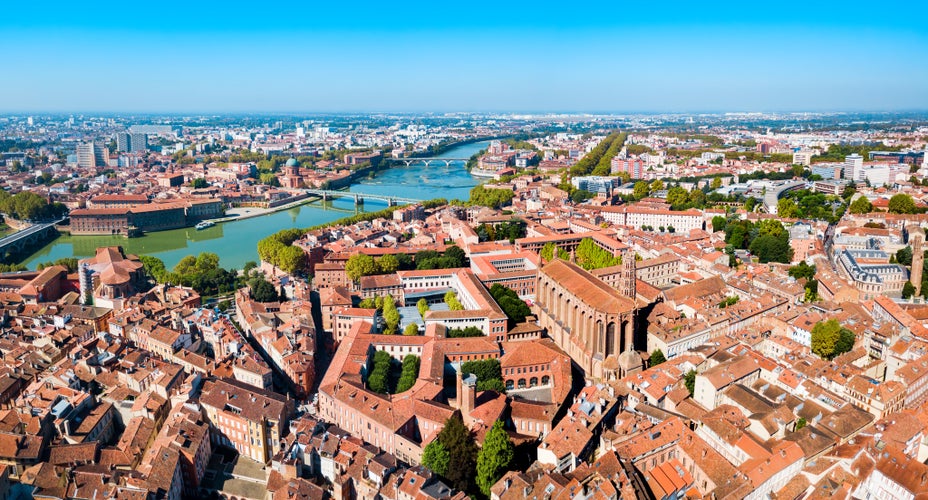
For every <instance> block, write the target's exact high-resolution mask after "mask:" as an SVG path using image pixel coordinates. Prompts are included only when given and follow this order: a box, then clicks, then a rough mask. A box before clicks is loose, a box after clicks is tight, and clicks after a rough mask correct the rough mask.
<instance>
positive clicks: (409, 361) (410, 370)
mask: <svg viewBox="0 0 928 500" xmlns="http://www.w3.org/2000/svg"><path fill="white" fill-rule="evenodd" d="M418 375H419V356H416V355H415V354H407V355H406V357H405V358H403V368H402V372H401V373H400V378H399V381H398V382H397V383H396V394H400V393H402V392H406V391H408V390H409V389H412V386H414V385H416V378H417V377H418Z"/></svg>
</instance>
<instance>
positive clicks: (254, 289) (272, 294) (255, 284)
mask: <svg viewBox="0 0 928 500" xmlns="http://www.w3.org/2000/svg"><path fill="white" fill-rule="evenodd" d="M248 287H249V288H250V289H251V298H252V299H254V300H256V301H257V302H275V301H276V300H277V298H278V294H277V290H276V289H275V288H274V285H272V284H271V283H270V282H268V281H267V280H266V279H264V276H262V275H258V276H257V277H255V278H252V279H251V281H250V282H249V283H248Z"/></svg>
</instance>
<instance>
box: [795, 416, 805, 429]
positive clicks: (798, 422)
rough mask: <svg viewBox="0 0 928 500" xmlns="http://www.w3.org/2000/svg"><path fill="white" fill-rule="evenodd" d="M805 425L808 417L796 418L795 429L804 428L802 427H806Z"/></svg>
mask: <svg viewBox="0 0 928 500" xmlns="http://www.w3.org/2000/svg"><path fill="white" fill-rule="evenodd" d="M805 426H806V419H804V418H802V417H799V419H798V420H796V429H795V430H797V431H798V430H799V429H802V428H803V427H805Z"/></svg>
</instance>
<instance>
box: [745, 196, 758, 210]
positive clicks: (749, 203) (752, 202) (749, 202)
mask: <svg viewBox="0 0 928 500" xmlns="http://www.w3.org/2000/svg"><path fill="white" fill-rule="evenodd" d="M755 206H757V200H756V199H754V198H748V199H746V200H744V209H745V210H746V211H748V212H753V211H754V207H755Z"/></svg>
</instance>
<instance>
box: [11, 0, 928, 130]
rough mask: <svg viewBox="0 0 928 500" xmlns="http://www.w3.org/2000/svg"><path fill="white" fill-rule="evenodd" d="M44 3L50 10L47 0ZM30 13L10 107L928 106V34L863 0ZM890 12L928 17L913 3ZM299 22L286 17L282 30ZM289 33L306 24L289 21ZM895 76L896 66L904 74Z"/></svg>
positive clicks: (118, 8)
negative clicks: (873, 13) (862, 4)
mask: <svg viewBox="0 0 928 500" xmlns="http://www.w3.org/2000/svg"><path fill="white" fill-rule="evenodd" d="M43 5H44V4H43ZM162 5H163V7H162V8H161V9H160V10H158V11H151V10H150V9H149V10H143V8H141V7H132V6H125V5H122V4H116V3H115V2H108V3H104V4H103V5H102V8H101V9H99V10H93V11H87V10H86V9H81V8H79V7H77V6H75V5H70V4H67V3H62V4H60V5H58V4H54V3H53V4H52V5H46V6H44V7H43V10H42V11H41V12H39V11H37V10H36V6H33V5H28V4H21V3H17V4H15V5H11V6H9V7H8V10H9V15H7V16H5V17H4V19H3V20H0V50H3V52H4V53H5V54H7V56H6V58H5V59H6V66H7V71H6V73H7V74H8V75H12V77H11V78H7V79H5V80H4V81H3V82H2V83H0V110H3V111H5V112H92V111H96V112H117V113H118V112H154V113H158V112H161V113H164V112H218V113H235V112H297V111H299V112H362V111H363V112H397V111H407V112H426V111H432V112H453V111H460V112H499V111H518V112H625V113H634V112H654V113H661V112H667V111H678V112H710V111H743V112H752V111H760V112H773V111H781V112H788V111H884V110H885V111H901V110H924V109H928V92H925V84H924V82H925V81H926V80H928V69H926V68H925V67H924V66H923V65H919V64H918V62H919V61H924V60H926V58H928V31H926V29H925V28H923V27H922V26H920V25H914V26H910V25H905V24H903V23H900V22H898V19H899V18H898V16H896V17H889V16H883V17H879V18H876V19H870V18H866V17H863V16H861V15H860V14H859V10H858V9H855V8H854V6H853V5H848V4H841V5H840V6H839V5H838V4H837V3H834V2H825V3H824V4H820V5H805V4H800V3H798V2H790V3H786V4H781V5H778V10H776V11H771V10H770V9H766V8H764V7H763V6H742V5H736V4H734V3H730V2H726V3H722V4H716V5H713V6H710V7H705V6H693V5H687V4H673V3H671V4H668V5H665V6H664V7H662V9H661V11H660V12H653V11H652V10H649V9H647V8H646V7H645V6H641V5H630V6H614V5H610V6H603V5H589V6H587V7H586V8H585V9H582V10H581V9H576V10H569V11H568V10H564V9H562V8H559V7H558V6H555V5H550V4H531V5H505V6H500V5H494V4H490V3H488V2H483V3H477V4H473V5H471V6H469V7H468V9H460V10H455V9H452V8H447V7H438V8H436V7H435V6H434V5H426V4H416V3H413V4H407V5H406V6H404V8H403V9H395V8H394V9H391V8H389V7H387V6H382V5H378V4H364V3H361V4H357V5H355V6H354V7H353V8H352V9H351V10H350V12H346V11H344V10H343V9H340V8H338V7H337V6H335V5H313V6H307V5H297V4H289V5H288V4H284V5H280V6H276V8H275V9H274V10H268V9H264V10H258V9H254V8H253V7H251V6H248V5H244V6H243V5H242V4H236V3H226V4H222V5H221V6H219V5H189V6H188V5H184V4H180V3H179V2H173V3H171V2H169V3H167V4H162ZM883 7H884V10H886V11H889V12H896V13H899V14H900V15H904V16H905V17H906V18H910V19H919V18H923V17H924V14H925V11H926V7H924V6H920V5H906V4H905V3H903V2H890V3H889V4H885V5H884V6H883ZM282 20H285V21H287V22H286V23H282V22H281V21H282ZM286 24H289V26H288V25H286ZM887 68H889V69H887Z"/></svg>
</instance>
